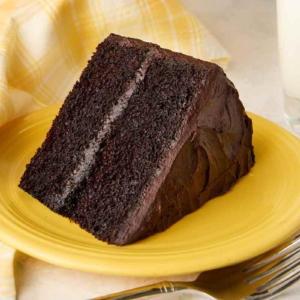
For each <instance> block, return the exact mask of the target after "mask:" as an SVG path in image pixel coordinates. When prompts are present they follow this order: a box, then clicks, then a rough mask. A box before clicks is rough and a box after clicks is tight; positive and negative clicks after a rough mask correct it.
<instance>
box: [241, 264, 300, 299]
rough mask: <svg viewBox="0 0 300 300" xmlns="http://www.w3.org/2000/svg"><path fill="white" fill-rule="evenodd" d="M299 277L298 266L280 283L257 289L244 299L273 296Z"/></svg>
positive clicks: (299, 269) (299, 270)
mask: <svg viewBox="0 0 300 300" xmlns="http://www.w3.org/2000/svg"><path fill="white" fill-rule="evenodd" d="M299 279H300V268H299V267H298V268H297V271H296V270H295V272H293V274H292V275H291V276H290V277H288V278H286V279H285V280H284V281H281V283H280V284H277V285H275V283H274V286H273V287H269V288H268V289H265V290H263V291H257V292H255V293H253V294H251V295H250V296H248V297H246V298H245V300H263V299H267V298H269V297H271V296H275V295H277V294H279V293H281V292H282V291H283V290H285V289H286V288H288V287H289V286H291V285H292V284H294V283H295V282H297V281H298V280H299Z"/></svg>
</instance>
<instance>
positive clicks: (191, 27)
mask: <svg viewBox="0 0 300 300" xmlns="http://www.w3.org/2000/svg"><path fill="white" fill-rule="evenodd" d="M111 32H113V33H117V34H120V35H124V36H129V37H136V38H139V39H142V40H145V41H150V42H154V43H157V44H159V45H161V46H162V47H164V48H169V49H171V50H174V51H179V52H183V53H185V54H189V55H192V56H194V57H198V58H202V59H204V60H208V61H213V62H215V63H218V64H219V65H221V66H222V67H223V68H225V67H226V65H227V63H228V60H229V57H228V54H227V52H226V50H225V49H224V48H223V47H222V45H220V43H219V42H218V41H217V40H216V39H215V38H214V36H213V35H212V34H211V33H210V32H209V31H208V30H207V29H206V28H205V27H204V26H203V25H202V24H201V23H200V22H199V21H198V19H197V18H196V17H195V16H193V15H192V14H191V13H190V12H189V11H188V10H187V9H186V8H185V7H184V6H183V5H182V4H181V3H180V2H179V1H178V0H86V1H84V0H51V1H48V0H35V1H33V0H14V1H13V0H0V126H1V125H3V124H4V123H6V122H8V121H10V120H12V119H13V118H15V117H17V116H20V115H22V114H24V113H27V112H30V111H32V110H35V109H38V108H41V107H45V106H48V105H51V104H55V103H59V102H61V101H63V100H64V99H65V97H66V96H67V94H68V92H69V91H70V90H71V88H72V86H73V84H74V83H75V81H76V80H77V78H78V77H79V75H80V73H81V70H82V69H83V68H84V67H85V65H86V63H87V60H88V59H89V57H90V56H91V54H92V53H93V51H94V50H95V48H96V46H97V45H98V44H99V42H101V41H102V40H103V39H104V38H106V37H107V36H108V35H109V34H110V33H111ZM0 243H1V242H0ZM13 252H14V250H13V249H11V248H9V247H7V246H5V245H3V244H0V299H1V300H2V299H6V300H9V299H13V297H14V295H15V290H14V282H13V272H12V256H13Z"/></svg>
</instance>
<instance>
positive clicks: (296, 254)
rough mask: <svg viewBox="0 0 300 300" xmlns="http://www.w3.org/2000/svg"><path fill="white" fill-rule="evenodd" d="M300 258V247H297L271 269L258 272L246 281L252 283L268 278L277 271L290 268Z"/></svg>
mask: <svg viewBox="0 0 300 300" xmlns="http://www.w3.org/2000/svg"><path fill="white" fill-rule="evenodd" d="M299 259H300V248H299V249H295V250H294V251H293V252H292V253H290V254H288V255H287V256H286V257H285V258H283V259H282V260H281V261H279V262H278V263H277V264H276V265H274V266H273V267H271V268H270V269H268V270H266V271H264V272H262V273H261V274H258V275H256V276H254V277H252V278H248V279H246V283H248V284H252V283H254V282H257V281H259V280H261V279H263V278H266V277H268V276H270V275H272V274H274V273H276V272H279V271H280V270H282V269H283V268H288V267H289V266H290V265H292V266H294V265H295V263H297V261H298V260H299Z"/></svg>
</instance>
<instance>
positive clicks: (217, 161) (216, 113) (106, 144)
mask: <svg viewBox="0 0 300 300" xmlns="http://www.w3.org/2000/svg"><path fill="white" fill-rule="evenodd" d="M253 164H254V154H253V147H252V123H251V119H249V117H248V116H247V115H246V113H245V110H244V107H243V105H242V103H241V101H240V100H239V95H238V92H237V90H236V89H235V87H234V85H233V84H232V83H231V82H230V81H229V80H228V79H227V77H226V75H225V74H224V72H223V70H222V69H221V68H220V67H218V66H217V65H215V64H212V63H209V62H205V61H202V60H199V59H195V58H192V57H189V56H186V55H183V54H180V53H174V52H172V51H170V50H166V49H162V48H160V47H159V46H158V45H155V44H151V43H146V42H143V41H140V40H137V39H132V38H126V37H121V36H118V35H115V34H111V35H110V36H109V37H108V38H107V39H105V40H104V41H103V42H102V43H101V44H100V45H99V46H98V47H97V51H96V52H95V54H94V55H93V56H92V58H91V60H90V61H89V62H88V65H87V67H86V68H85V70H84V71H83V72H82V74H81V76H80V79H79V81H78V82H76V84H75V86H74V88H73V90H72V91H71V92H70V94H69V95H68V96H67V98H66V100H65V102H64V104H63V106H62V107H61V109H60V112H59V115H58V116H57V117H56V118H55V120H54V121H53V124H52V127H51V129H50V130H49V132H48V134H47V137H46V139H45V141H44V142H43V144H42V146H41V147H40V148H39V149H38V150H37V152H36V154H35V155H34V157H33V158H32V159H31V162H30V163H29V164H28V165H27V167H26V171H25V173H24V175H23V176H22V179H21V182H20V187H21V188H22V189H23V190H25V191H26V192H28V193H29V194H31V195H32V196H33V197H35V198H36V199H38V200H39V201H40V202H41V203H43V204H44V205H46V206H47V207H49V208H50V209H51V210H53V211H54V212H56V213H58V214H60V215H62V216H65V217H68V218H69V219H71V220H72V221H74V222H76V223H78V224H79V225H80V226H81V227H82V228H83V229H86V230H87V231H88V232H90V233H91V234H93V235H94V236H95V237H96V238H98V239H100V240H102V241H105V242H108V243H110V244H116V245H125V244H129V243H132V242H135V241H137V240H140V239H142V238H145V237H147V236H150V235H152V234H154V233H157V232H161V231H164V230H165V229H167V228H168V227H169V226H171V225H172V224H174V223H175V222H177V221H178V220H180V219H181V218H182V217H183V216H185V215H186V214H188V213H191V212H193V211H195V210H197V209H198V208H199V207H200V206H201V205H203V204H204V203H205V202H206V201H208V200H209V199H211V198H214V197H216V196H218V195H221V194H223V193H225V192H226V191H228V190H229V188H230V187H231V186H232V185H233V184H234V183H235V182H236V181H237V180H238V179H239V178H240V177H241V176H243V175H245V174H246V173H248V172H249V170H250V168H251V167H252V166H253Z"/></svg>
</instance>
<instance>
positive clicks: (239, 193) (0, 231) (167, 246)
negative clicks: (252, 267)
mask: <svg viewBox="0 0 300 300" xmlns="http://www.w3.org/2000/svg"><path fill="white" fill-rule="evenodd" d="M57 111H58V106H55V107H50V108H46V109H42V110H40V111H36V112H34V113H31V114H28V115H26V116H24V117H21V118H19V119H17V120H15V121H13V122H10V123H8V124H6V125H5V126H3V127H2V128H1V129H0V141H1V144H0V239H2V240H3V241H4V242H6V243H7V244H9V245H11V246H13V247H15V248H17V249H19V250H21V251H23V252H25V253H27V254H29V255H32V256H34V257H36V258H39V259H42V260H45V261H47V262H50V263H53V264H57V265H60V266H64V267H69V268H74V269H80V270H85V271H93V272H101V273H106V274H115V275H132V276H161V275H177V274H185V273H193V272H197V271H202V270H208V269H213V268H217V267H221V266H225V265H230V264H234V263H237V262H240V261H243V260H245V259H248V258H251V257H254V256H256V255H258V254H260V253H262V252H264V251H266V250H268V249H270V248H271V247H273V246H275V245H276V244H278V243H280V242H282V241H283V240H284V239H286V238H288V237H289V235H291V234H292V233H293V232H294V231H296V230H297V229H298V228H299V226H300V180H299V178H300V142H299V141H298V140H297V139H296V138H295V137H293V136H292V135H291V134H289V133H288V132H286V131H285V130H284V129H282V128H280V127H279V126H277V125H275V124H273V123H271V122H269V121H267V120H265V119H263V118H261V117H258V116H256V115H253V114H251V117H252V119H253V123H254V132H255V134H254V147H255V153H256V161H257V162H256V165H255V166H254V167H253V169H252V170H251V173H250V174H248V175H247V176H245V177H244V178H242V179H241V180H240V181H239V183H238V184H237V185H235V186H234V187H233V188H232V189H231V191H229V192H228V193H227V194H226V195H224V196H222V197H218V198H215V199H213V200H211V201H209V202H208V203H207V204H206V205H205V206H204V207H202V208H201V209H199V210H198V211H197V212H195V213H193V214H190V215H188V216H186V217H185V218H183V219H182V220H181V221H179V222H178V223H176V224H175V225H173V226H172V227H171V228H169V229H168V230H167V231H165V232H164V233H161V234H156V235H154V236H152V237H150V238H147V239H145V240H142V241H140V242H137V243H135V244H132V245H129V246H125V247H117V246H108V245H106V244H105V243H102V242H100V241H98V240H96V239H95V238H94V237H93V236H92V235H90V234H88V233H87V232H85V231H84V230H82V229H80V228H79V227H78V226H77V225H76V224H74V223H71V222H70V221H69V220H68V219H65V218H63V217H61V216H59V215H56V214H55V213H53V212H51V211H50V210H49V209H47V208H46V207H44V206H43V205H42V204H40V203H39V202H38V201H37V200H35V199H33V198H32V197H30V196H29V195H27V194H26V193H25V192H23V191H22V190H21V189H19V188H18V186H17V185H18V183H19V179H20V177H21V175H22V173H23V171H24V169H25V165H26V163H28V162H29V160H30V158H31V156H32V155H33V154H34V153H35V151H36V149H37V147H38V146H39V145H40V144H41V142H42V141H43V139H44V137H45V134H46V132H47V130H48V129H49V127H50V125H51V121H52V119H53V118H54V116H55V114H56V113H57Z"/></svg>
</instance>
